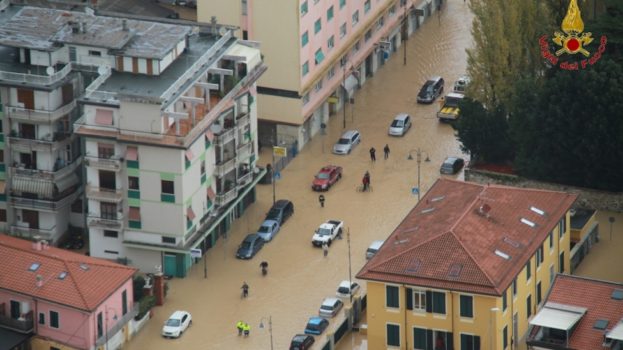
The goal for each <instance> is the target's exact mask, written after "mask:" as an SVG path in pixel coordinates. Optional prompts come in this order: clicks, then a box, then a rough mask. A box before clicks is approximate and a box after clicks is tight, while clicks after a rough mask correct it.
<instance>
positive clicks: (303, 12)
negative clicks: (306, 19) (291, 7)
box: [301, 1, 309, 17]
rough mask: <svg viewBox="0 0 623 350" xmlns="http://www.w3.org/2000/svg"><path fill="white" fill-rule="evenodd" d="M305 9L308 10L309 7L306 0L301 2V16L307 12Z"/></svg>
mask: <svg viewBox="0 0 623 350" xmlns="http://www.w3.org/2000/svg"><path fill="white" fill-rule="evenodd" d="M307 11H309V8H308V7H307V1H304V2H303V3H302V4H301V17H303V16H305V14H306V13H307Z"/></svg>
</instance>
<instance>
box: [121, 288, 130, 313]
mask: <svg viewBox="0 0 623 350" xmlns="http://www.w3.org/2000/svg"><path fill="white" fill-rule="evenodd" d="M127 313H128V291H127V290H124V291H123V293H121V314H122V315H124V316H125V314H127Z"/></svg>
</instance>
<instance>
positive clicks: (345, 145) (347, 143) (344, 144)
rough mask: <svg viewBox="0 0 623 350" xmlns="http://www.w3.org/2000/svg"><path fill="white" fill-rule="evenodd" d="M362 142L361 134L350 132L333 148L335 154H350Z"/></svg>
mask: <svg viewBox="0 0 623 350" xmlns="http://www.w3.org/2000/svg"><path fill="white" fill-rule="evenodd" d="M360 142H361V134H359V131H357V130H348V131H346V132H344V133H343V134H342V137H340V139H339V140H337V143H336V144H335V145H334V146H333V153H335V154H349V153H350V152H351V151H352V150H353V148H354V147H355V146H357V145H358V144H359V143H360Z"/></svg>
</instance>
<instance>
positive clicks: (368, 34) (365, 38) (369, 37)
mask: <svg viewBox="0 0 623 350" xmlns="http://www.w3.org/2000/svg"><path fill="white" fill-rule="evenodd" d="M371 38H372V29H370V30H368V31H367V32H366V34H365V36H364V39H363V40H364V41H365V42H368V40H370V39H371Z"/></svg>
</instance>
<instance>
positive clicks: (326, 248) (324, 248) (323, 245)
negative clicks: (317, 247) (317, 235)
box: [322, 242, 329, 258]
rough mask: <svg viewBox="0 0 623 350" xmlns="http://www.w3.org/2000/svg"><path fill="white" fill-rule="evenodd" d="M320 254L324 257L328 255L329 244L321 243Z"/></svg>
mask: <svg viewBox="0 0 623 350" xmlns="http://www.w3.org/2000/svg"><path fill="white" fill-rule="evenodd" d="M322 254H323V255H324V257H325V258H326V257H327V255H329V245H328V244H327V242H324V243H322Z"/></svg>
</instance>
